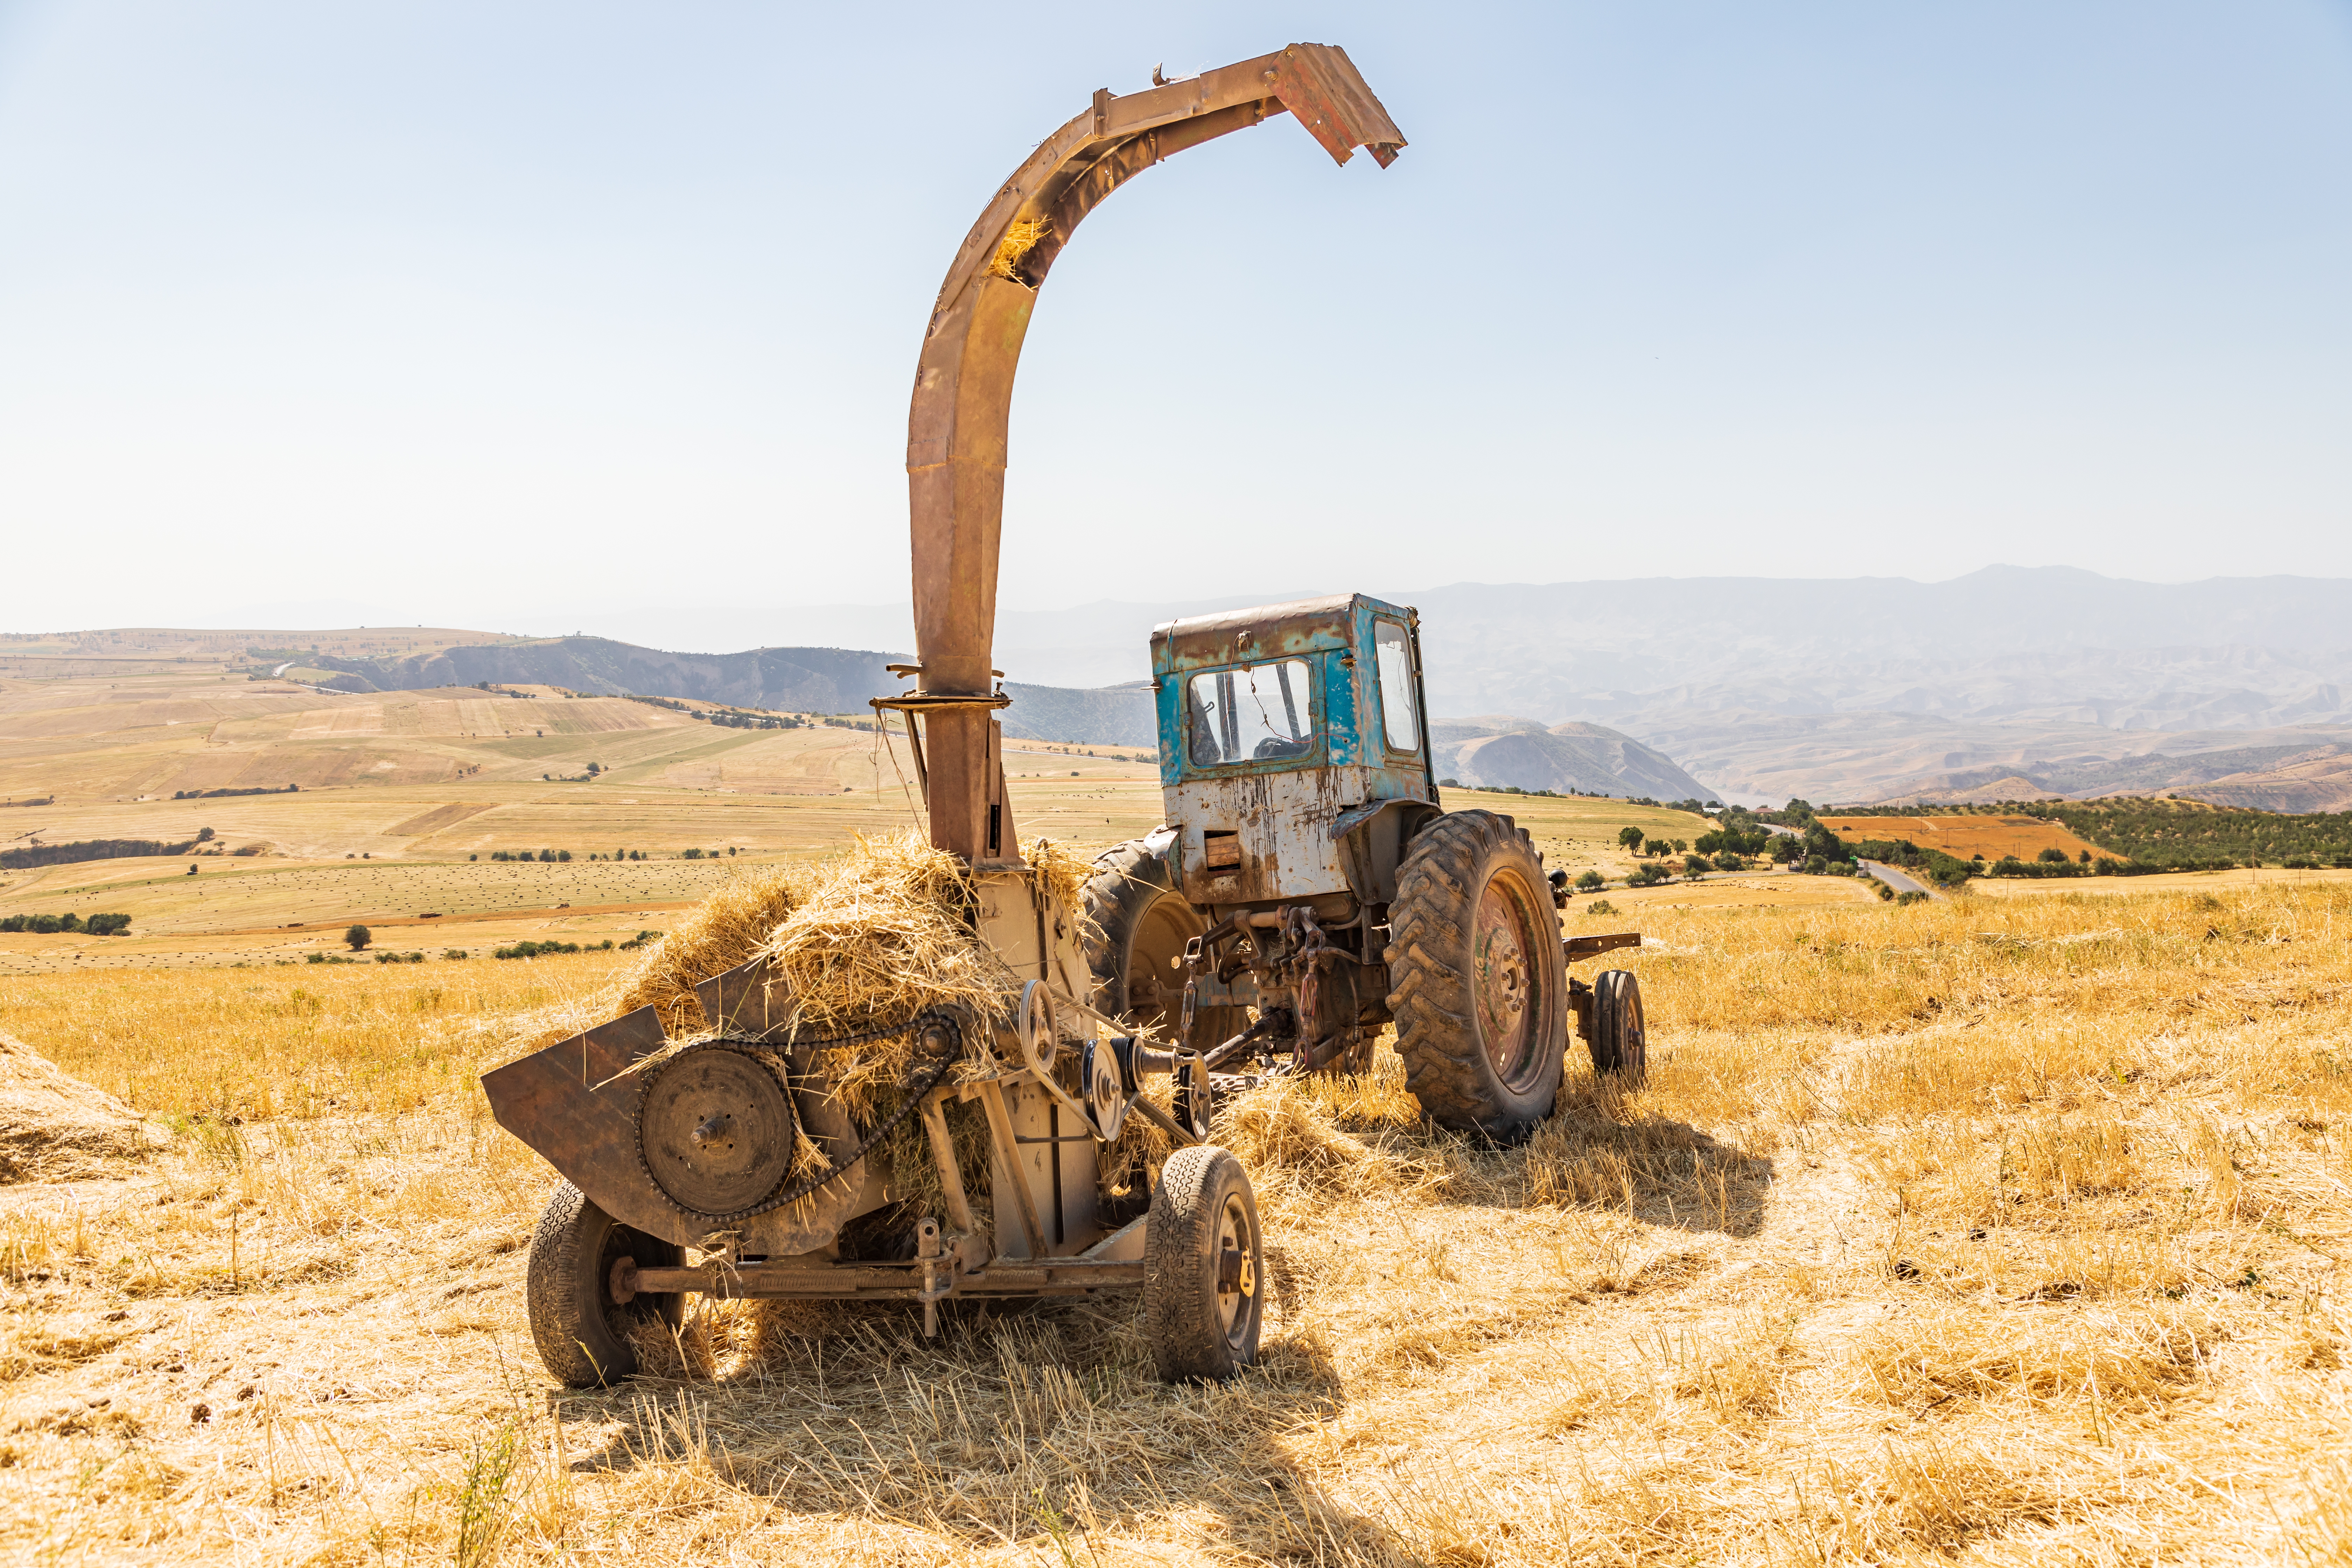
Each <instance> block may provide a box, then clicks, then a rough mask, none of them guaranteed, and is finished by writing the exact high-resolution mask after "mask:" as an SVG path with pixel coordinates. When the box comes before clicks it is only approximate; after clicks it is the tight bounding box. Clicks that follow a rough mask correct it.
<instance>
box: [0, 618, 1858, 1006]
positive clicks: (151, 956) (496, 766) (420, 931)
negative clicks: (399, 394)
mask: <svg viewBox="0 0 2352 1568" xmlns="http://www.w3.org/2000/svg"><path fill="white" fill-rule="evenodd" d="M223 635H229V634H223ZM396 635H397V634H386V636H387V637H396ZM354 637H356V634H354ZM149 640H150V643H152V647H151V646H148V645H147V644H141V643H139V642H138V641H137V640H136V638H135V637H132V638H131V639H129V640H126V641H125V642H124V643H123V644H122V645H121V646H122V647H125V648H126V649H128V650H129V653H126V654H125V655H123V656H122V657H126V658H127V657H130V654H142V655H152V658H153V659H154V660H155V661H156V662H155V667H154V668H152V670H150V671H149V672H147V673H138V672H136V671H130V672H127V673H126V672H125V671H128V670H129V667H128V666H122V667H117V666H107V667H105V668H103V669H101V672H100V674H99V675H96V676H89V677H75V678H70V679H61V678H47V679H7V678H5V675H0V795H6V797H7V798H9V799H11V800H26V799H34V800H42V801H44V802H45V804H42V805H31V806H23V805H19V806H16V807H14V808H13V809H9V810H5V811H0V849H5V848H9V847H23V846H29V845H35V844H52V845H53V844H59V843H69V842H75V841H83V840H90V839H106V838H114V839H137V840H147V841H153V842H158V843H164V844H181V843H187V842H190V841H192V840H195V839H196V838H197V837H198V836H199V835H200V834H202V833H204V832H205V830H210V832H211V833H212V835H213V837H211V839H209V840H208V841H206V842H205V843H203V844H202V845H201V846H200V848H201V850H202V851H203V853H200V854H196V855H194V856H184V857H145V858H121V859H108V860H96V861H81V862H74V863H69V864H66V865H58V866H47V867H37V868H26V869H17V870H0V913H5V914H18V913H22V914H63V913H66V912H68V911H72V912H75V913H78V914H84V915H86V914H89V913H91V912H94V911H96V910H106V911H108V912H121V913H126V914H129V915H130V916H131V934H130V935H128V936H121V937H106V938H95V937H88V936H83V935H79V934H72V933H59V934H52V935H47V936H39V935H30V934H10V933H0V972H9V971H16V972H48V971H56V970H63V969H73V968H78V967H79V968H87V967H92V966H108V967H134V968H170V969H181V968H186V967H189V966H192V965H202V964H205V963H270V962H278V961H284V960H289V959H290V960H299V959H303V958H306V957H307V956H308V955H309V954H310V953H311V952H320V951H329V952H339V951H341V942H340V938H341V932H342V931H343V929H344V928H345V927H346V926H348V925H350V924H352V922H354V921H356V922H359V923H362V924H365V925H367V926H368V927H369V928H370V930H371V931H376V932H377V938H378V940H377V946H378V947H380V948H385V949H391V950H394V951H423V952H427V953H429V954H434V955H437V954H438V953H440V952H445V951H447V950H449V949H451V948H457V949H461V950H465V951H467V952H471V951H473V950H475V949H477V948H481V947H488V946H500V945H507V944H509V943H512V942H519V941H524V940H530V941H538V942H545V941H563V942H575V941H576V942H601V941H604V940H606V939H608V938H609V939H612V940H614V941H619V940H623V939H625V938H627V937H630V936H633V935H635V932H636V931H639V930H643V929H659V928H661V927H662V926H663V924H664V921H663V920H662V919H661V918H659V917H661V916H663V915H665V914H667V913H670V912H674V911H675V910H677V909H678V908H679V907H681V906H682V905H684V904H687V903H690V902H692V901H693V900H698V899H699V898H701V897H703V896H704V895H706V894H707V893H708V892H709V890H710V889H711V888H713V887H714V886H716V885H717V883H718V882H719V879H722V878H723V877H725V876H726V875H727V874H728V871H727V868H730V867H734V866H740V865H743V864H746V863H762V862H767V861H772V860H778V859H786V860H802V859H809V858H816V857H821V856H824V855H827V854H830V853H833V852H835V850H837V849H838V848H840V847H842V846H843V845H845V844H846V843H847V842H848V841H849V840H850V838H851V837H852V836H854V835H856V834H860V833H866V834H872V833H878V832H885V831H889V830H892V829H895V828H898V827H901V826H907V825H908V824H909V823H910V822H914V821H916V820H917V814H916V810H915V806H916V805H917V804H918V795H917V793H916V790H915V786H914V783H913V777H914V768H913V764H912V762H911V759H909V758H908V756H907V754H906V751H905V742H904V741H903V738H898V739H890V738H886V737H883V736H877V734H876V733H875V732H874V731H871V730H858V729H845V728H838V727H833V726H827V725H823V724H810V725H807V726H804V727H803V728H799V729H793V730H782V731H761V730H736V729H727V728H717V727H713V726H711V725H709V724H706V723H698V722H696V721H693V720H692V719H690V718H688V716H687V715H686V714H685V713H684V712H681V711H678V710H675V709H670V708H665V707H660V706H656V705H653V704H648V703H641V702H634V701H630V700H625V699H620V698H569V697H566V696H565V695H564V694H563V693H562V692H561V691H559V690H556V689H552V688H529V687H518V688H512V689H509V690H512V691H515V692H521V693H530V694H531V695H524V696H510V695H506V694H504V692H503V691H502V692H501V693H498V694H493V693H489V692H482V691H477V690H473V689H463V690H457V691H442V692H391V693H381V694H374V695H361V696H345V695H336V694H326V693H320V692H316V691H310V690H307V689H302V688H300V687H298V686H294V685H291V684H289V683H288V682H284V681H273V680H259V681H254V680H247V679H245V677H244V676H243V675H241V674H238V675H235V676H234V677H232V676H231V675H229V674H228V673H226V671H225V669H224V668H222V666H221V665H220V664H219V663H218V662H217V660H218V659H219V658H222V657H224V655H223V654H222V650H221V649H220V648H216V647H212V645H211V644H209V643H206V642H204V641H203V639H201V638H199V639H198V640H197V641H196V642H194V643H188V644H183V643H181V642H175V641H173V640H172V639H171V638H168V637H151V638H150V639H149ZM102 646H105V647H114V646H115V645H114V644H111V643H108V644H104V645H102ZM242 646H243V645H242V644H237V645H236V647H237V648H238V649H241V647H242ZM352 646H354V647H356V646H360V643H358V642H354V643H353V645H352ZM369 646H373V645H372V644H371V645H369ZM391 646H394V647H397V646H399V645H398V644H396V643H394V644H392V645H391ZM9 650H10V651H11V652H13V653H14V654H15V655H16V657H17V658H20V659H29V660H32V661H33V662H34V663H36V664H37V662H38V660H40V659H42V658H51V657H60V658H62V657H65V656H67V655H68V654H72V655H73V656H74V657H76V658H84V659H89V658H101V657H102V658H115V657H117V656H116V655H114V654H111V653H110V654H106V655H103V656H100V655H98V654H95V653H92V652H91V651H90V650H89V649H88V648H82V649H80V650H79V652H77V651H76V650H75V649H71V648H65V647H37V648H35V647H31V646H30V645H29V644H26V642H25V639H18V642H17V643H16V644H11V645H9ZM330 651H333V650H330ZM203 659H211V660H214V661H215V662H191V663H181V662H172V661H173V660H192V661H193V660H203ZM108 670H112V671H113V673H107V671H108ZM591 763H593V764H595V767H596V770H597V771H596V773H594V775H593V781H592V780H591V779H590V778H589V776H588V770H589V767H590V764H591ZM1005 766H1006V772H1007V774H1008V784H1009V787H1010V789H1011V791H1012V795H1013V803H1014V813H1015V823H1016V826H1017V830H1018V832H1019V833H1020V835H1021V836H1022V837H1023V839H1024V841H1027V840H1034V839H1036V838H1040V837H1049V838H1053V839H1055V840H1057V841H1060V842H1064V843H1067V844H1070V845H1072V846H1074V847H1077V848H1079V849H1081V850H1083V851H1086V852H1087V853H1093V852H1095V851H1097V850H1098V849H1100V848H1102V847H1107V846H1108V845H1111V844H1114V843H1117V842H1118V841H1120V840H1122V839H1126V838H1130V837H1137V836H1139V835H1141V834H1144V833H1147V832H1149V831H1150V830H1151V829H1152V828H1153V827H1154V826H1158V824H1159V822H1160V785H1159V775H1158V771H1157V766H1156V763H1154V762H1153V760H1152V758H1151V757H1150V754H1149V753H1147V752H1136V751H1134V750H1133V749H1131V748H1129V749H1125V750H1121V749H1118V748H1111V747H1092V748H1088V747H1075V748H1074V747H1064V746H1053V745H1048V744H1045V743H1043V742H1010V743H1008V744H1007V746H1006V749H1005ZM543 774H544V775H551V776H545V777H543V776H541V775H543ZM287 784H296V785H297V786H298V787H297V788H296V789H295V790H293V791H292V792H290V793H289V792H287V791H286V789H285V787H284V786H285V785H287ZM248 788H249V789H262V790H268V791H269V792H271V793H267V794H256V795H226V796H215V797H213V798H210V799H179V800H174V799H173V798H171V797H172V795H173V794H175V793H184V792H186V791H189V790H196V789H248ZM1445 797H1446V801H1447V803H1448V805H1450V806H1454V807H1457V808H1458V807H1463V806H1470V805H1478V806H1484V807H1486V808H1488V809H1493V810H1498V811H1504V812H1508V813H1511V814H1512V815H1514V816H1516V817H1517V819H1518V820H1519V821H1520V822H1521V823H1522V824H1523V825H1524V826H1527V827H1528V829H1529V830H1530V831H1531V832H1532V833H1533V834H1534V836H1535V837H1536V840H1537V844H1538V847H1539V848H1541V849H1542V850H1543V851H1544V852H1545V854H1546V856H1547V858H1548V859H1549V863H1550V864H1551V865H1553V866H1558V867H1565V868H1568V869H1569V870H1570V873H1571V874H1576V873H1579V872H1581V871H1583V870H1586V869H1591V868H1597V869H1600V870H1601V871H1602V872H1603V873H1604V874H1606V875H1609V876H1611V877H1622V875H1623V874H1624V873H1625V872H1627V871H1629V870H1630V869H1632V867H1633V861H1632V860H1631V859H1630V858H1628V857H1627V856H1626V855H1625V854H1624V853H1623V851H1622V848H1621V847H1620V846H1619V845H1618V844H1617V842H1616V836H1617V832H1618V830H1619V829H1620V828H1621V827H1623V826H1639V827H1641V828H1643V830H1644V831H1645V832H1648V833H1652V834H1660V835H1668V836H1671V835H1675V834H1680V835H1681V836H1683V837H1691V838H1696V837H1697V836H1698V835H1699V834H1701V833H1703V832H1705V831H1706V826H1707V825H1706V823H1704V822H1702V821H1701V820H1700V819H1699V818H1697V817H1696V816H1690V815H1688V814H1685V813H1683V812H1678V811H1674V810H1671V809H1665V808H1659V807H1649V806H1633V805H1626V804H1624V803H1622V802H1618V801H1607V800H1595V799H1590V798H1583V797H1559V798H1548V797H1543V796H1534V795H1505V794H1501V793H1499V792H1487V791H1478V790H1449V791H1446V792H1445ZM688 848H693V849H698V850H701V851H703V852H705V853H706V854H709V855H716V856H718V857H719V859H717V860H716V861H712V860H707V859H698V860H692V861H688V860H682V859H679V858H677V857H678V856H680V855H681V854H682V853H683V852H684V851H685V850H687V849H688ZM542 849H551V850H562V851H568V852H569V853H571V854H572V857H573V858H572V859H571V860H570V861H565V862H558V863H544V862H540V861H536V860H533V861H531V862H530V863H528V864H524V863H519V862H514V861H493V860H492V859H491V858H490V857H491V856H492V855H493V854H494V853H498V852H500V851H504V852H509V853H521V854H530V855H535V854H537V853H538V852H539V851H540V850H542ZM624 850H635V851H640V852H642V853H644V854H645V855H646V856H647V857H649V858H646V859H642V860H621V861H614V860H610V859H596V860H591V859H588V858H587V857H589V856H591V855H595V856H607V857H609V856H611V855H613V854H614V853H615V852H616V851H624ZM191 865H193V866H194V867H195V868H196V872H195V874H194V876H190V875H189V874H188V868H189V867H190V866H191ZM1816 896H1817V895H1816ZM428 911H430V912H431V913H433V914H435V915H436V916H437V917H439V918H438V919H437V920H436V921H425V920H424V919H423V918H422V917H424V916H425V914H426V913H427V912H428ZM404 922H414V924H413V925H411V924H408V923H404ZM427 928H429V929H427Z"/></svg>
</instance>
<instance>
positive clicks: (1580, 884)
mask: <svg viewBox="0 0 2352 1568" xmlns="http://www.w3.org/2000/svg"><path fill="white" fill-rule="evenodd" d="M1608 885H1609V879H1608V878H1606V877H1604V876H1602V875H1601V873H1600V872H1598V871H1587V872H1586V873H1585V874H1584V875H1583V876H1581V877H1579V878H1578V879H1576V889H1577V891H1579V892H1580V893H1597V892H1599V891H1600V890H1601V889H1603V888H1605V887H1607V886H1608Z"/></svg>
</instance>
